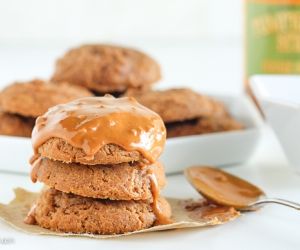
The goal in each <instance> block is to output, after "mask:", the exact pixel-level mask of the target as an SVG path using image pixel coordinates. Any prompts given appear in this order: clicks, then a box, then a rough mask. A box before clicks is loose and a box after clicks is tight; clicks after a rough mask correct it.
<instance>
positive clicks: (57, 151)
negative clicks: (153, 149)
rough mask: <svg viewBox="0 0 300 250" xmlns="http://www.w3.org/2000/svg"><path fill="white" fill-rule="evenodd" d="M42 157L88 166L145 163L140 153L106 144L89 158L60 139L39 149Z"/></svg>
mask: <svg viewBox="0 0 300 250" xmlns="http://www.w3.org/2000/svg"><path fill="white" fill-rule="evenodd" d="M38 153H39V154H40V155H41V156H42V157H46V158H49V159H52V160H57V161H62V162H64V163H71V162H76V163H81V164H86V165H97V164H119V163H124V162H133V161H144V158H143V156H142V155H141V153H140V152H138V151H126V150H125V149H123V148H122V147H120V146H118V145H115V144H106V145H104V146H103V147H102V148H100V150H99V151H98V152H97V153H96V154H95V155H94V157H93V158H88V157H87V155H86V153H85V152H84V151H83V150H82V149H81V148H76V147H73V146H72V145H70V144H69V143H67V142H66V141H64V140H63V139H60V138H51V139H49V140H47V141H46V142H45V143H43V144H42V145H41V146H40V147H39V148H38Z"/></svg>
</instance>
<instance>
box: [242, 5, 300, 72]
mask: <svg viewBox="0 0 300 250" xmlns="http://www.w3.org/2000/svg"><path fill="white" fill-rule="evenodd" d="M246 12H247V13H246V16H247V17H246V58H247V62H246V71H247V76H250V75H253V74H258V73H265V74H268V73H270V74H271V73H273V74H274V73H275V74H300V5H275V4H261V3H248V4H247V10H246Z"/></svg>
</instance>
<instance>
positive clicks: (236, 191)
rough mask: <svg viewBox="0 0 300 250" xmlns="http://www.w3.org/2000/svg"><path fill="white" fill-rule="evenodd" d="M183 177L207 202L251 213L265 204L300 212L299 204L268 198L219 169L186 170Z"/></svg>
mask: <svg viewBox="0 0 300 250" xmlns="http://www.w3.org/2000/svg"><path fill="white" fill-rule="evenodd" d="M184 174H185V177H186V178H187V180H188V181H189V182H190V183H191V185H192V186H193V187H194V188H195V189H196V190H197V191H198V192H199V193H200V194H201V195H202V196H203V197H205V198H206V199H207V200H209V201H211V202H213V203H215V204H218V205H223V206H229V207H234V208H236V209H238V210H241V211H252V210H256V209H258V208H259V207H260V206H262V205H265V204H270V203H273V204H280V205H285V206H288V207H291V208H294V209H298V210H300V204H298V203H296V202H291V201H288V200H284V199H278V198H268V197H267V196H266V194H265V193H264V191H263V190H261V189H260V188H259V187H257V186H255V185H253V184H252V183H250V182H248V181H246V180H243V179H241V178H239V177H237V176H234V175H232V174H229V173H227V172H225V171H223V170H221V169H218V168H214V167H208V166H195V167H189V168H186V169H185V171H184Z"/></svg>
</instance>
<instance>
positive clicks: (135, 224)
mask: <svg viewBox="0 0 300 250" xmlns="http://www.w3.org/2000/svg"><path fill="white" fill-rule="evenodd" d="M160 208H161V210H162V212H163V213H164V215H165V216H166V217H170V216H171V209H170V206H169V204H168V203H167V201H166V200H165V199H163V198H160ZM155 220H156V216H155V213H154V212H153V209H152V205H151V203H149V202H148V201H133V200H131V201H111V200H101V199H93V198H84V197H81V196H78V195H74V194H66V193H63V192H60V191H57V190H55V189H47V190H45V191H43V192H42V193H41V194H40V196H39V198H38V200H37V202H36V204H35V206H34V208H33V209H32V211H31V213H30V214H29V216H28V217H27V218H26V219H25V222H26V223H30V224H34V223H35V224H38V225H39V226H41V227H44V228H47V229H50V230H53V231H61V232H66V233H93V234H122V233H127V232H132V231H136V230H141V229H146V228H149V227H151V226H153V225H154V223H155Z"/></svg>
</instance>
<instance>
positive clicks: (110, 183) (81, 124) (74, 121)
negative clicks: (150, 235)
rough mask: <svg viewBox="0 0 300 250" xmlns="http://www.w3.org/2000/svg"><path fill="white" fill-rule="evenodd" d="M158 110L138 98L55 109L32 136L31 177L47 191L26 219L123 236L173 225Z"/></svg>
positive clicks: (163, 134)
mask: <svg viewBox="0 0 300 250" xmlns="http://www.w3.org/2000/svg"><path fill="white" fill-rule="evenodd" d="M165 139H166V130H165V126H164V123H163V121H162V119H161V118H160V116H159V115H157V114H156V113H154V112H153V111H151V110H149V109H147V108H145V107H144V106H142V105H140V104H139V103H138V102H137V101H136V100H135V99H134V98H128V97H123V98H114V97H112V96H105V97H89V98H82V99H78V100H76V101H73V102H70V103H67V104H62V105H58V106H55V107H53V108H51V109H49V111H48V112H47V113H45V114H44V115H43V116H40V117H39V118H38V119H37V122H36V125H35V128H34V130H33V134H32V143H33V147H34V152H35V155H34V157H33V158H32V160H31V163H32V172H31V178H32V180H33V182H36V181H41V182H43V183H44V184H45V185H46V188H45V189H44V190H43V191H42V192H41V194H40V196H39V198H38V199H37V201H36V203H35V204H34V205H33V206H32V209H31V211H30V212H29V214H28V216H27V218H26V219H25V222H26V223H29V224H37V225H39V226H41V227H44V228H47V229H50V230H54V231H62V232H72V233H94V234H120V233H126V232H131V231H136V230H141V229H145V228H149V227H151V226H153V225H155V224H165V223H169V218H170V215H171V210H170V206H169V204H168V203H167V201H166V200H165V199H164V198H163V197H160V195H159V192H160V189H161V188H162V187H163V186H164V185H165V175H164V169H163V166H162V165H161V164H160V163H158V162H157V160H158V158H159V156H160V154H161V153H162V151H163V148H164V144H165Z"/></svg>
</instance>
